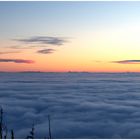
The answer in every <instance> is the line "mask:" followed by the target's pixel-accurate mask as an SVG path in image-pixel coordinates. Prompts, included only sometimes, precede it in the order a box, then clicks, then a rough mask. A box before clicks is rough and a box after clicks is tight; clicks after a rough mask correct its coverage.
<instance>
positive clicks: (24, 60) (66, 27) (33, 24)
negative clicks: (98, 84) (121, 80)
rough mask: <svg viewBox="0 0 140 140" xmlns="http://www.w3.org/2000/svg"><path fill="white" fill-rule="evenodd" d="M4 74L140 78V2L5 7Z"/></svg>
mask: <svg viewBox="0 0 140 140" xmlns="http://www.w3.org/2000/svg"><path fill="white" fill-rule="evenodd" d="M0 71H58V72H63V71H89V72H140V2H119V1H118V2H109V1H108V2H105V1H104V2H95V1H93V2H48V1H46V2H2V1H1V2H0Z"/></svg>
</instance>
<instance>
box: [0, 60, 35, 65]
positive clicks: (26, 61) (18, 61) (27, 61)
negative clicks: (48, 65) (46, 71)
mask: <svg viewBox="0 0 140 140" xmlns="http://www.w3.org/2000/svg"><path fill="white" fill-rule="evenodd" d="M1 62H14V63H27V64H32V63H35V61H33V60H24V59H0V63H1Z"/></svg>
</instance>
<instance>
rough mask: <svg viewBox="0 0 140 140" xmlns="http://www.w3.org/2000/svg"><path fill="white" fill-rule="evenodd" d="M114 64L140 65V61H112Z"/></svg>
mask: <svg viewBox="0 0 140 140" xmlns="http://www.w3.org/2000/svg"><path fill="white" fill-rule="evenodd" d="M112 63H120V64H140V60H121V61H112Z"/></svg>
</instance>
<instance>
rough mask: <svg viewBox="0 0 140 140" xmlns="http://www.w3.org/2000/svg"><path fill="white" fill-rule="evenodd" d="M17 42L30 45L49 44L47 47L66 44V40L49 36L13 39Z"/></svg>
mask: <svg viewBox="0 0 140 140" xmlns="http://www.w3.org/2000/svg"><path fill="white" fill-rule="evenodd" d="M15 40H17V41H19V42H23V43H30V44H42V45H43V44H46V45H47V44H49V45H63V44H64V43H65V42H67V39H66V38H62V37H50V36H33V37H30V38H25V39H15Z"/></svg>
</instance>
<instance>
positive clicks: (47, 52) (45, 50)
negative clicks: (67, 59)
mask: <svg viewBox="0 0 140 140" xmlns="http://www.w3.org/2000/svg"><path fill="white" fill-rule="evenodd" d="M54 51H55V50H54V49H43V50H39V51H37V53H41V54H50V53H53V52H54Z"/></svg>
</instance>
